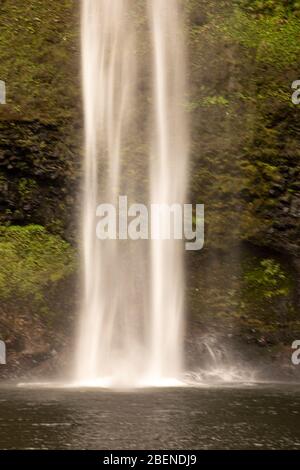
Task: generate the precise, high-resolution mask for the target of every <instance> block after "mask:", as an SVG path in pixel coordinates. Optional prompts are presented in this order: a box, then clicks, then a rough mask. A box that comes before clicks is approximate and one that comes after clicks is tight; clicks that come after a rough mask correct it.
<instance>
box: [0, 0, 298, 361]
mask: <svg viewBox="0 0 300 470" xmlns="http://www.w3.org/2000/svg"><path fill="white" fill-rule="evenodd" d="M13 3H14V5H13V6H12V4H11V2H9V1H6V0H3V1H2V2H1V6H0V28H1V37H0V48H1V57H2V59H1V63H0V79H2V80H5V81H6V86H7V104H6V105H5V106H3V105H0V222H1V225H2V226H3V227H8V226H15V225H17V226H22V227H24V229H25V228H26V226H27V225H29V224H36V225H39V226H42V227H44V228H45V229H46V232H47V234H48V236H49V237H50V238H51V236H52V235H54V236H56V237H57V238H56V240H57V243H60V242H63V241H64V240H68V242H69V243H70V244H71V245H73V246H74V249H73V252H74V253H75V252H76V240H77V239H78V224H77V220H78V209H79V207H80V176H81V159H82V110H81V92H80V70H79V67H80V58H79V55H80V52H79V47H80V41H79V8H78V2H76V1H75V0H59V1H58V0H55V1H51V2H48V1H46V0H31V1H28V2H26V5H24V2H23V0H22V1H21V0H16V1H15V2H13ZM182 3H183V7H184V8H185V9H186V14H187V38H188V53H189V59H190V77H189V82H190V95H189V97H187V102H186V104H185V105H186V107H187V109H188V111H189V113H190V122H191V129H192V147H191V168H190V180H191V194H190V200H191V202H193V203H196V202H198V203H204V204H205V206H206V245H205V249H204V250H203V251H202V252H200V253H194V254H192V255H191V254H189V255H186V261H187V298H188V305H189V307H188V312H189V319H190V321H189V325H197V331H204V330H210V329H211V330H214V331H217V332H218V333H219V334H220V335H221V336H222V335H228V334H233V335H234V336H236V338H237V339H238V341H241V342H243V341H244V342H246V343H247V344H250V345H251V344H255V345H258V347H263V348H265V349H266V350H267V351H269V350H270V354H273V355H275V356H276V354H277V352H276V351H277V350H278V348H279V349H280V348H284V347H286V348H288V347H289V345H290V343H291V341H292V340H293V339H295V338H296V337H297V335H298V336H299V337H300V317H299V313H300V312H299V299H300V281H299V279H300V276H299V271H300V256H299V255H300V252H299V250H300V243H299V235H300V223H299V221H300V163H299V156H300V144H299V142H300V140H299V137H300V105H299V106H297V105H294V104H292V102H291V94H292V90H291V84H292V82H293V81H294V80H296V79H300V77H299V75H298V74H299V52H300V45H299V40H298V38H299V34H300V27H299V24H298V23H299V5H298V3H297V2H293V1H289V2H286V1H284V0H281V1H276V2H275V1H274V2H273V1H268V2H259V1H254V2H253V1H252V2H248V1H246V0H227V1H220V0H217V1H216V0H211V1H209V2H208V1H204V0H183V1H182ZM265 3H267V5H266V4H265ZM136 5H137V11H136V13H135V14H136V16H137V21H138V24H143V21H144V19H143V17H142V11H143V8H142V6H143V2H142V1H138V2H137V3H136ZM139 15H140V16H139ZM149 47H150V46H149V44H146V43H145V42H143V43H141V48H140V49H141V50H140V51H139V54H140V56H141V57H142V56H143V54H147V53H148V52H149V51H148V49H149ZM143 93H145V94H146V93H147V90H142V89H141V95H142V94H143ZM141 102H142V100H141ZM141 106H142V105H141ZM143 132H144V130H143ZM137 171H138V170H137ZM142 178H143V176H142V175H141V179H142ZM4 230H5V229H4ZM3 233H4V232H3ZM27 235H28V234H27ZM27 235H26V236H27ZM3 237H4V235H3V236H2V238H1V237H0V249H1V250H2V248H1V246H2V247H4V245H1V244H4V243H6V242H7V239H5V240H4V238H5V237H4V238H3ZM58 240H60V241H58ZM27 241H28V239H27ZM36 243H37V242H36V240H35V239H33V240H32V244H30V242H29V241H28V244H29V245H28V250H29V251H28V252H29V253H33V252H35V251H34V250H35V247H36ZM32 245H34V246H32ZM11 249H12V253H16V250H17V248H16V245H13V246H12V247H11ZM70 249H72V248H70ZM75 256H76V254H74V257H75ZM29 258H30V256H29ZM29 258H26V260H27V261H26V263H28V262H29V261H28V259H29ZM7 263H8V264H9V265H11V263H16V265H17V259H16V258H15V257H13V256H12V257H11V258H9V260H8V261H7ZM50 264H51V263H50ZM50 264H49V266H50ZM3 266H4V265H3ZM3 266H2V268H1V267H0V294H1V296H2V298H1V310H0V316H1V319H2V320H3V322H2V323H3V324H4V323H5V325H6V327H5V328H4V326H3V327H2V330H3V331H4V333H2V336H3V335H4V336H5V339H6V340H8V341H10V340H11V341H12V342H14V341H16V342H15V344H17V343H18V341H17V340H18V334H20V337H21V330H22V328H23V329H24V331H25V335H27V337H28V338H30V329H31V328H33V327H34V325H36V327H38V328H42V329H43V328H44V329H45V331H46V329H47V330H48V331H49V328H50V333H49V334H48V333H47V335H48V336H49V337H50V339H49V340H47V341H46V343H47V345H48V346H47V348H46V349H47V351H44V353H45V354H46V355H47V354H51V351H52V350H55V351H56V349H57V348H58V349H59V346H58V345H57V344H55V345H54V342H53V341H52V340H51V338H52V337H53V336H55V334H56V332H57V331H58V328H59V334H60V335H61V334H62V335H63V336H64V338H65V339H64V340H62V341H58V342H59V343H61V344H62V343H64V341H65V340H66V338H67V336H68V331H71V328H70V324H73V323H72V322H73V320H74V317H73V316H72V315H74V312H76V308H77V307H76V305H77V304H76V301H77V300H76V299H73V293H74V285H75V284H74V282H75V281H74V279H75V278H76V272H77V271H76V269H77V268H76V263H73V264H72V266H73V267H72V270H71V269H70V271H68V272H66V273H64V274H63V275H62V278H61V279H55V280H53V279H52V278H51V276H50V277H49V281H48V284H47V285H44V284H41V290H40V291H39V292H40V293H39V295H40V296H42V297H43V296H44V297H45V298H46V304H47V308H46V307H45V305H46V304H43V308H44V309H45V308H46V310H45V312H46V313H44V316H43V315H41V312H40V311H39V312H36V313H35V315H36V317H33V316H32V315H31V312H30V308H29V307H27V308H26V309H25V310H26V312H25V310H24V309H23V310H22V309H20V304H26V305H30V297H28V296H27V294H26V295H25V294H24V289H23V285H22V282H23V281H22V276H20V277H19V278H18V284H17V286H18V294H17V296H16V294H14V295H11V296H10V297H9V296H8V295H7V289H6V287H7V286H5V285H4V284H3V283H2V284H3V285H1V279H7V277H5V276H4V275H3V274H2V273H3V272H4V269H7V268H4V267H3ZM1 269H2V271H1ZM51 269H52V268H51V267H50V268H49V272H52V271H51ZM71 271H72V272H71ZM1 276H2V277H1ZM3 282H4V281H3ZM39 282H40V281H39ZM54 284H55V287H53V286H54ZM66 285H68V286H69V287H68V289H70V290H69V291H68V292H70V297H72V299H71V300H72V301H71V302H68V303H67V304H66V301H65V294H66ZM49 286H50V287H51V288H53V289H54V290H55V293H56V294H55V296H56V303H55V308H54V304H53V298H52V297H51V296H50V298H49V299H48V300H47V295H46V292H47V291H48V290H49ZM1 289H2V290H1ZM5 293H6V294H5ZM24 296H25V297H26V296H27V297H26V298H25V297H24ZM16 297H18V298H16ZM74 297H76V296H74ZM51 299H52V300H51ZM69 300H70V299H69ZM47 302H48V303H47ZM64 309H65V310H66V312H65V314H66V317H68V319H69V323H67V325H68V327H66V325H65V326H62V323H60V321H58V320H59V318H58V317H59V316H61V315H63V310H64ZM54 310H55V311H54ZM57 312H60V313H59V315H58V313H57ZM70 312H73V313H70ZM22 315H24V318H25V320H24V322H23V326H22V322H21V325H20V324H19V323H18V321H17V319H18V318H19V317H20V316H22ZM34 318H35V319H34ZM49 318H51V321H49ZM49 324H50V326H49ZM12 325H13V331H14V333H13V334H12V333H10V331H11V330H10V328H11V326H12ZM26 325H27V326H26ZM198 327H199V329H198ZM51 328H52V329H53V330H51ZM62 328H65V329H66V331H63V332H61V329H62ZM2 330H0V333H1V331H2ZM51 331H53V334H52V333H51ZM72 332H73V330H72ZM56 337H57V335H56ZM21 343H22V341H21V340H20V341H19V343H18V344H21ZM29 343H30V340H29ZM26 344H27V345H28V342H27V343H26ZM284 345H285V346H284ZM18 348H19V349H20V354H22V351H23V352H24V350H27V351H28V347H27V346H26V348H25V347H23V349H22V347H21V346H18ZM276 348H277V349H276ZM16 349H17V346H14V347H13V351H15V350H16ZM31 349H33V350H35V349H36V350H39V346H38V342H37V341H36V340H32V345H31ZM281 350H282V349H280V351H281ZM274 351H275V352H274ZM278 354H279V353H278ZM280 354H281V353H280ZM280 354H279V356H280ZM279 356H278V357H279ZM43 357H45V356H43ZM280 357H281V356H280ZM29 362H30V361H29Z"/></svg>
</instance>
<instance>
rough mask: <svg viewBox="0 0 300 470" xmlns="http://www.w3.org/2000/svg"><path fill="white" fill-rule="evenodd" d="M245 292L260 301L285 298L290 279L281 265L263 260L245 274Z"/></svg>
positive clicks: (271, 260) (272, 260)
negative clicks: (260, 299)
mask: <svg viewBox="0 0 300 470" xmlns="http://www.w3.org/2000/svg"><path fill="white" fill-rule="evenodd" d="M244 280H245V281H246V285H247V290H248V292H249V293H251V295H253V296H257V298H262V299H273V298H274V297H281V296H287V295H288V294H289V292H290V279H289V277H288V274H287V273H286V272H285V271H284V270H283V268H282V267H281V265H280V264H279V263H278V262H276V261H275V260H274V259H271V258H270V259H264V260H262V261H260V263H259V265H258V266H256V267H254V268H253V269H252V270H250V271H247V272H245V274H244Z"/></svg>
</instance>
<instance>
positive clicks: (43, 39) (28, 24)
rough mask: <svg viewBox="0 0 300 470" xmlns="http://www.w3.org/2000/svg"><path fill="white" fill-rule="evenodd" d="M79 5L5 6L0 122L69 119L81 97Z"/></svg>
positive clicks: (1, 13) (19, 1)
mask: <svg viewBox="0 0 300 470" xmlns="http://www.w3.org/2000/svg"><path fill="white" fill-rule="evenodd" d="M77 5H78V3H77V2H76V1H75V0H60V1H55V2H54V1H52V2H49V1H47V0H31V1H28V2H24V1H23V0H14V2H11V1H7V0H2V1H1V4H0V30H1V35H0V55H1V61H0V78H1V80H5V82H6V85H7V105H6V106H5V109H4V107H1V109H0V116H1V115H3V117H4V118H7V115H8V114H10V115H12V116H20V117H21V118H22V119H24V118H25V117H26V118H27V119H32V118H43V119H44V120H48V121H50V120H52V119H53V117H58V116H59V117H63V118H68V117H70V116H71V115H72V112H73V111H74V103H75V104H76V100H77V96H78V95H79V96H80V91H79V88H80V85H79V84H78V83H79V79H78V77H79V63H80V62H79V57H78V51H79V47H78V40H77V38H78V34H79V26H78V29H77V28H76V27H75V24H76V17H75V11H78V10H77Z"/></svg>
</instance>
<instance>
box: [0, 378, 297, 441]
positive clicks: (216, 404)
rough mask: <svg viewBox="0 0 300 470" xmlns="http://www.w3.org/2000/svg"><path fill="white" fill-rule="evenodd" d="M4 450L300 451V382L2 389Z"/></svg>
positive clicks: (0, 412) (0, 407)
mask: <svg viewBox="0 0 300 470" xmlns="http://www.w3.org/2000/svg"><path fill="white" fill-rule="evenodd" d="M0 448H1V449H28V448H30V449H112V450H113V449H187V450H188V449H193V450H194V449H300V386H292V385H274V386H271V385H268V386H251V387H234V388H232V387H224V388H220V387H217V388H216V387H214V388H173V389H155V390H150V389H149V390H141V391H138V392H136V391H132V392H129V391H126V392H125V391H121V392H112V391H103V390H99V389H88V390H86V389H85V390H83V389H82V390H79V389H45V388H40V389H31V388H16V387H1V388H0Z"/></svg>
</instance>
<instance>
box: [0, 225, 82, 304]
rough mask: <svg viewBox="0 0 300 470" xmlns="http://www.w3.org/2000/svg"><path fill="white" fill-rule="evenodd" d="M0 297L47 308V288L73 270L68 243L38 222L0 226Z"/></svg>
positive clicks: (2, 299)
mask: <svg viewBox="0 0 300 470" xmlns="http://www.w3.org/2000/svg"><path fill="white" fill-rule="evenodd" d="M0 257H1V266H0V298H1V301H2V302H10V303H11V302H14V301H15V300H16V299H17V301H18V303H22V304H23V303H25V304H26V303H28V304H30V307H31V308H32V311H33V312H41V311H44V312H45V311H47V310H48V305H47V290H51V289H52V287H53V286H54V285H55V284H57V283H58V282H60V281H63V280H65V279H67V278H68V277H69V276H70V275H71V274H72V273H74V271H75V267H76V263H75V254H74V250H73V249H72V248H71V246H70V245H69V244H68V243H67V242H65V241H64V240H62V239H61V238H60V237H58V236H54V235H51V234H49V233H47V231H46V230H45V229H44V228H43V227H41V226H38V225H29V226H26V227H17V226H11V227H8V228H6V227H0Z"/></svg>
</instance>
